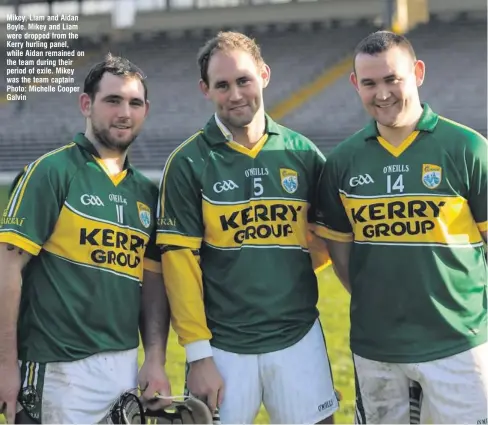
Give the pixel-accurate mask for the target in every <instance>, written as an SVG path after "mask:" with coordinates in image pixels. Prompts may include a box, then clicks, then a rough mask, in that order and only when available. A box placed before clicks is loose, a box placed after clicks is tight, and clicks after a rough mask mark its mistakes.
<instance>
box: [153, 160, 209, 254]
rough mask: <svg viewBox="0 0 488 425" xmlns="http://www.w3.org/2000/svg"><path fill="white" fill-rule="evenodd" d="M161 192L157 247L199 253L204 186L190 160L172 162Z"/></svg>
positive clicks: (167, 167) (169, 163) (168, 161)
mask: <svg viewBox="0 0 488 425" xmlns="http://www.w3.org/2000/svg"><path fill="white" fill-rule="evenodd" d="M159 192H160V193H159V205H158V212H157V223H158V228H157V237H156V243H157V244H158V245H173V246H179V247H184V248H190V249H199V248H200V246H201V243H202V239H203V219H202V199H201V191H200V183H199V181H198V179H197V178H196V176H195V170H194V169H193V168H192V164H191V162H190V160H189V159H188V158H187V157H184V156H178V154H176V156H170V157H169V158H168V160H167V162H166V166H165V168H164V170H163V176H162V179H161V185H160V189H159Z"/></svg>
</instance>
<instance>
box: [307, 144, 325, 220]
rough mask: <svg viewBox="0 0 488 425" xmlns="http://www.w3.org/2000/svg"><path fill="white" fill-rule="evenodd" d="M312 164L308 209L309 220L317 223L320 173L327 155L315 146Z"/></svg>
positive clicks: (310, 167) (312, 151) (310, 168)
mask: <svg viewBox="0 0 488 425" xmlns="http://www.w3.org/2000/svg"><path fill="white" fill-rule="evenodd" d="M311 153H312V155H311V164H310V166H309V168H308V169H309V170H310V178H309V181H310V184H309V186H310V189H309V196H308V199H309V202H310V208H309V210H308V222H309V223H310V224H311V225H315V224H316V223H317V214H318V210H317V209H318V198H317V191H318V184H319V181H320V175H321V173H322V169H323V167H324V164H325V156H324V154H323V153H322V152H321V151H320V150H319V149H318V148H317V147H316V146H314V149H312V150H311Z"/></svg>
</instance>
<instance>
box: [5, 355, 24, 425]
mask: <svg viewBox="0 0 488 425" xmlns="http://www.w3.org/2000/svg"><path fill="white" fill-rule="evenodd" d="M0 377H1V378H0V413H3V414H4V415H5V417H6V419H7V423H9V424H13V423H15V414H16V411H17V396H18V394H19V391H20V368H19V364H18V363H17V362H11V363H6V362H2V363H0Z"/></svg>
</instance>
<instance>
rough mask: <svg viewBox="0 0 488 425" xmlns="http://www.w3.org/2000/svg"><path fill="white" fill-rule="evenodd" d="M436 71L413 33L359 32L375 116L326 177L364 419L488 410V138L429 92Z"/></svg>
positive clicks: (322, 193)
mask: <svg viewBox="0 0 488 425" xmlns="http://www.w3.org/2000/svg"><path fill="white" fill-rule="evenodd" d="M424 77H425V64H424V63H423V62H422V61H421V60H419V59H417V58H416V55H415V52H414V50H413V48H412V46H411V44H410V43H409V41H408V40H407V39H406V38H405V37H403V36H401V35H397V34H394V33H391V32H387V31H380V32H376V33H374V34H371V35H369V36H368V37H366V38H365V39H364V40H362V41H361V42H360V43H359V45H358V47H357V49H356V52H355V58H354V71H353V72H352V73H351V82H352V84H353V86H354V88H355V89H356V91H357V93H358V94H359V96H360V98H361V100H362V103H363V105H364V107H365V109H366V111H367V112H368V113H369V114H370V115H371V117H372V120H371V122H370V123H369V124H368V125H367V126H366V127H364V128H363V129H362V130H360V131H359V132H357V133H356V134H354V135H353V136H351V137H350V138H348V139H347V140H345V141H344V142H342V143H340V144H339V145H338V146H337V147H336V148H335V149H334V150H333V152H331V153H330V155H329V156H328V158H327V163H326V164H325V167H324V173H323V175H322V179H321V183H320V188H319V198H320V201H319V211H320V213H319V215H320V218H319V221H320V226H319V227H318V232H319V234H320V235H321V236H323V237H324V238H326V240H327V245H328V247H329V251H330V255H331V257H332V260H333V263H334V268H335V270H336V273H337V274H338V276H339V278H340V279H341V281H342V283H343V284H344V286H345V287H346V288H347V289H348V291H349V292H350V293H351V351H352V353H353V358H354V366H355V371H356V396H357V407H356V414H357V416H356V421H357V423H418V421H419V419H420V418H419V414H420V416H421V419H422V423H425V422H424V420H425V418H426V417H429V418H430V420H431V423H486V420H487V419H486V414H487V393H488V344H487V314H486V313H487V312H486V295H487V293H486V288H487V287H486V282H487V273H486V250H485V242H486V239H487V237H486V234H487V228H488V221H487V141H486V139H485V138H484V137H482V136H481V135H480V134H478V133H476V132H475V131H473V130H472V129H469V128H467V127H465V126H463V125H461V124H458V123H455V122H453V121H450V120H448V119H446V118H444V117H441V116H439V115H438V114H436V113H435V112H434V111H433V110H432V109H431V108H430V107H429V105H427V104H426V103H421V102H420V99H419V87H420V86H421V85H422V83H423V81H424ZM461 102H462V100H461ZM422 400H423V401H422ZM411 421H413V422H411Z"/></svg>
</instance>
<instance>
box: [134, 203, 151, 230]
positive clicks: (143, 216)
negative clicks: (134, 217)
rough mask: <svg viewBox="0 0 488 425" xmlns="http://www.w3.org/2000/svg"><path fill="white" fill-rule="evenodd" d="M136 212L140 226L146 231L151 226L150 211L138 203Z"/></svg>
mask: <svg viewBox="0 0 488 425" xmlns="http://www.w3.org/2000/svg"><path fill="white" fill-rule="evenodd" d="M137 211H138V212H139V219H140V220H141V223H142V225H143V226H144V227H145V228H146V229H147V228H148V227H149V226H150V225H151V209H150V208H149V207H148V206H147V205H146V204H143V203H142V202H138V203H137Z"/></svg>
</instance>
